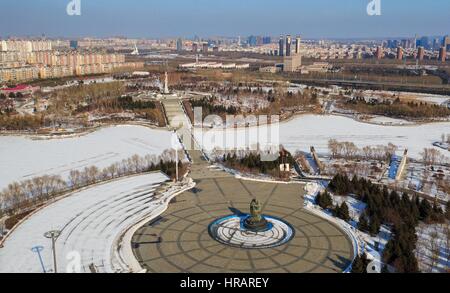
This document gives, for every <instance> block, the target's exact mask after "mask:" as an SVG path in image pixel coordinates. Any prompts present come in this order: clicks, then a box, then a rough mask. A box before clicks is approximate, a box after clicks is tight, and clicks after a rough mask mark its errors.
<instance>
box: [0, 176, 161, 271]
mask: <svg viewBox="0 0 450 293" xmlns="http://www.w3.org/2000/svg"><path fill="white" fill-rule="evenodd" d="M166 180H168V177H167V176H165V175H163V174H162V173H153V174H147V175H140V176H135V177H128V178H124V179H120V180H117V181H114V182H110V183H106V184H100V185H97V186H94V187H92V188H88V189H85V190H82V191H79V192H76V193H74V194H73V195H70V196H68V197H66V198H63V199H61V200H59V201H57V202H55V203H53V204H51V205H49V206H48V207H46V208H44V209H42V210H40V211H38V212H36V213H35V214H34V215H32V216H31V217H30V218H29V219H28V220H26V221H25V222H24V223H22V224H21V225H19V226H18V228H17V229H16V230H15V231H14V232H13V233H12V234H11V236H10V237H9V238H8V239H7V240H6V242H5V243H4V247H3V248H0V273H13V272H18V273H42V271H43V270H42V268H41V265H40V262H39V257H38V254H36V253H34V252H32V251H31V248H32V247H36V246H42V247H43V248H44V249H43V251H42V253H41V254H42V259H43V263H44V266H45V270H46V271H47V272H49V271H51V270H53V260H52V254H51V251H52V249H51V240H49V239H46V238H44V236H43V235H44V233H45V232H47V231H49V230H54V229H57V230H61V231H62V233H61V236H60V237H59V238H58V240H57V242H56V247H57V263H58V271H59V272H66V267H67V265H68V264H70V263H71V262H70V260H68V259H67V257H70V256H72V257H73V255H76V254H77V253H78V254H79V255H80V257H81V272H90V271H89V266H90V265H91V264H94V265H95V267H96V269H97V270H98V271H99V272H115V271H116V270H117V269H118V268H117V266H116V265H115V263H114V260H113V258H112V255H113V244H114V242H115V240H116V237H118V236H119V234H120V233H122V232H124V230H125V229H127V228H128V227H129V226H130V225H133V224H135V223H136V222H138V221H140V220H142V219H143V218H145V217H146V216H148V215H149V214H150V213H152V211H154V210H155V209H157V208H158V207H160V205H161V203H160V200H158V199H155V198H154V197H153V195H154V191H155V189H156V188H157V187H158V186H159V185H160V184H161V183H162V182H164V181H166ZM71 252H72V255H71V254H70V253H71ZM73 252H75V254H73ZM71 260H76V257H75V258H72V259H71Z"/></svg>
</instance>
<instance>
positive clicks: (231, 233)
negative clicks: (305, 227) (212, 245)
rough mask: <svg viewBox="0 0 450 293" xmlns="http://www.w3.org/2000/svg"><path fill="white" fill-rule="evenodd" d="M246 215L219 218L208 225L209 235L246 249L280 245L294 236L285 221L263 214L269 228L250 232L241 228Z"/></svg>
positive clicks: (223, 242)
mask: <svg viewBox="0 0 450 293" xmlns="http://www.w3.org/2000/svg"><path fill="white" fill-rule="evenodd" d="M245 218H246V216H241V215H233V216H228V217H224V218H220V219H218V220H216V221H214V222H213V223H212V224H211V225H209V229H208V230H209V235H211V237H212V238H213V239H215V240H217V241H218V242H220V243H222V244H225V245H229V246H233V247H238V248H246V249H261V248H272V247H277V246H281V245H283V244H286V243H287V242H289V241H290V240H291V239H292V237H294V235H295V233H294V229H293V228H292V227H291V226H290V225H289V224H287V223H286V222H284V221H282V220H280V219H276V218H273V217H270V216H265V218H266V220H267V221H268V222H269V224H270V229H268V230H267V231H262V232H252V231H249V230H246V229H245V228H243V225H242V221H243V220H244V219H245Z"/></svg>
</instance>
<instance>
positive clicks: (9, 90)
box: [0, 84, 40, 95]
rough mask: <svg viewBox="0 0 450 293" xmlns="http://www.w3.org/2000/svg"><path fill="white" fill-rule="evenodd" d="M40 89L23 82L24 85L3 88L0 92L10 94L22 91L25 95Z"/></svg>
mask: <svg viewBox="0 0 450 293" xmlns="http://www.w3.org/2000/svg"><path fill="white" fill-rule="evenodd" d="M39 89H40V88H39V87H33V86H30V85H23V84H22V85H18V86H16V87H14V88H1V89H0V92H1V93H3V94H5V95H9V94H10V93H14V94H17V93H21V94H24V95H25V94H32V93H34V92H35V91H37V90H39Z"/></svg>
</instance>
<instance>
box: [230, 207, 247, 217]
mask: <svg viewBox="0 0 450 293" xmlns="http://www.w3.org/2000/svg"><path fill="white" fill-rule="evenodd" d="M228 209H229V210H230V211H231V212H232V213H233V215H235V216H238V217H243V216H246V215H247V214H246V213H243V212H242V211H241V210H239V209H237V208H234V207H228Z"/></svg>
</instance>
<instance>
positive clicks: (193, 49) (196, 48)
mask: <svg viewBox="0 0 450 293" xmlns="http://www.w3.org/2000/svg"><path fill="white" fill-rule="evenodd" d="M192 52H193V53H197V52H198V43H193V44H192Z"/></svg>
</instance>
